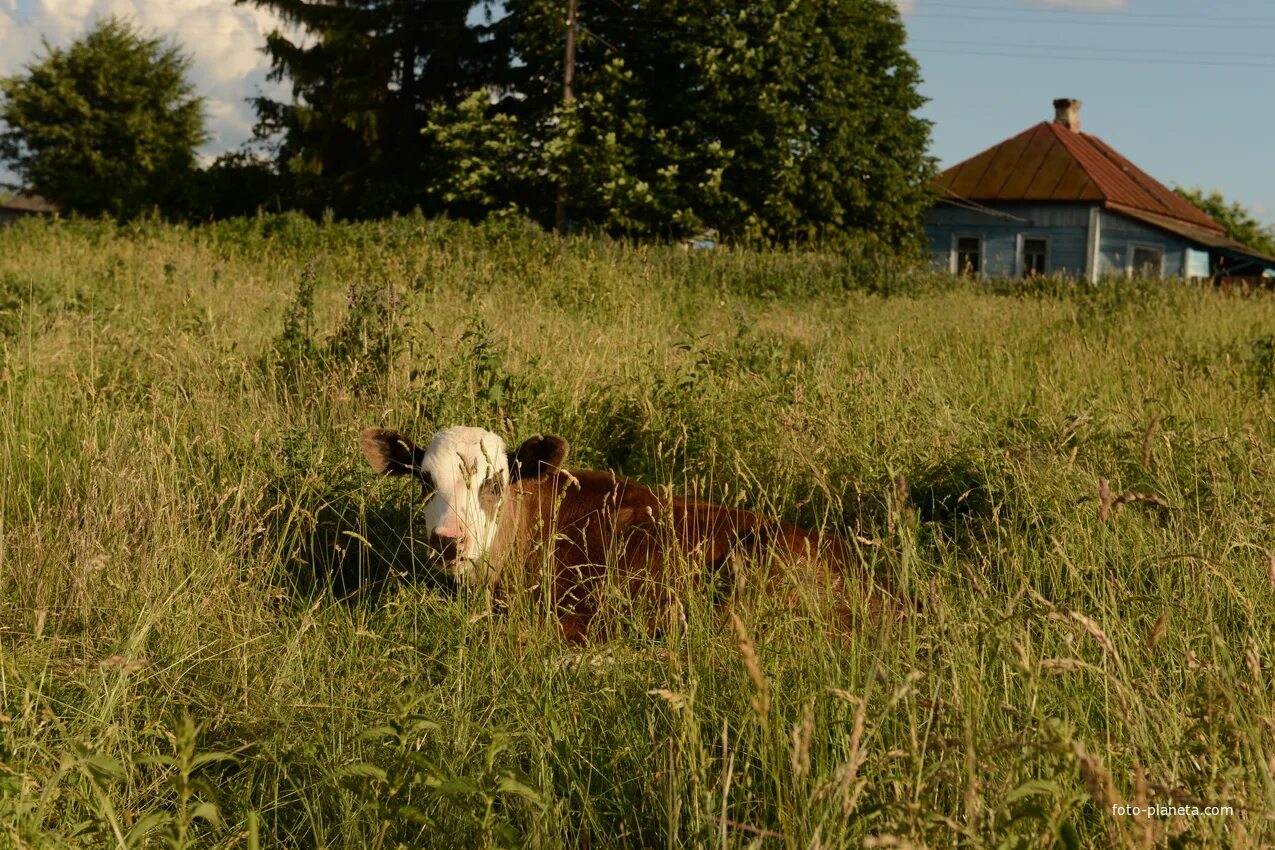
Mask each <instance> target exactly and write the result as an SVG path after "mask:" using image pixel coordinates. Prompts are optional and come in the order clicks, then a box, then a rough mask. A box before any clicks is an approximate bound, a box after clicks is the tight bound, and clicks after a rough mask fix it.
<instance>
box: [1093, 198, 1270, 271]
mask: <svg viewBox="0 0 1275 850" xmlns="http://www.w3.org/2000/svg"><path fill="white" fill-rule="evenodd" d="M1103 207H1104V208H1106V209H1109V210H1111V211H1112V212H1117V213H1120V214H1121V215H1124V216H1128V217H1129V218H1133V219H1137V220H1138V221H1141V222H1143V223H1144V224H1149V225H1151V226H1152V227H1157V228H1159V229H1160V230H1167V231H1168V232H1169V233H1172V234H1174V235H1176V236H1181V237H1183V238H1184V239H1190V240H1192V241H1194V242H1198V243H1200V244H1201V245H1207V246H1208V247H1210V248H1221V249H1222V250H1225V251H1234V252H1235V253H1237V254H1243V255H1245V256H1246V257H1253V258H1254V259H1257V260H1262V261H1263V262H1267V263H1271V264H1272V265H1275V257H1273V256H1271V255H1270V254H1263V253H1262V252H1261V251H1258V250H1257V249H1256V248H1250V247H1248V246H1247V245H1245V244H1243V243H1241V242H1236V241H1235V240H1234V239H1230V238H1228V237H1226V236H1225V235H1223V234H1221V233H1216V232H1214V231H1212V230H1208V229H1206V228H1203V227H1196V226H1194V225H1192V224H1188V223H1187V222H1185V221H1182V220H1181V219H1178V218H1174V217H1172V216H1167V215H1159V214H1157V213H1153V212H1147V211H1146V210H1139V209H1134V208H1133V207H1127V206H1124V205H1123V204H1113V203H1106V204H1103Z"/></svg>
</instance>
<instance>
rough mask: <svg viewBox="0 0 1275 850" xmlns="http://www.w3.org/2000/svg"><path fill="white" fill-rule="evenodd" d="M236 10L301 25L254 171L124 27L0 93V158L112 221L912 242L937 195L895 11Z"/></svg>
mask: <svg viewBox="0 0 1275 850" xmlns="http://www.w3.org/2000/svg"><path fill="white" fill-rule="evenodd" d="M237 2H239V3H249V4H252V5H256V6H258V7H262V8H265V9H270V10H272V11H274V12H275V13H277V14H278V15H279V16H280V17H281V18H282V19H283V20H284V21H286V22H288V23H289V24H291V25H292V27H293V28H294V29H295V31H296V32H298V33H300V36H299V37H296V38H291V37H289V36H288V35H287V34H285V33H284V32H282V31H275V32H274V33H272V34H271V35H270V36H269V37H268V39H267V41H266V44H265V45H264V49H265V51H266V52H267V53H268V55H269V57H270V59H271V63H272V75H273V76H274V78H275V79H278V80H282V81H285V82H287V83H289V84H290V85H291V97H290V98H289V99H288V100H286V101H283V102H280V101H275V100H270V99H268V98H264V97H261V98H257V99H256V100H255V103H254V105H255V108H256V113H257V116H258V125H257V134H258V137H259V139H260V140H262V141H263V142H268V143H269V148H268V150H269V151H270V155H269V156H268V157H266V158H265V159H262V158H261V157H260V156H254V155H251V154H249V153H246V152H236V153H232V154H227V155H225V156H223V157H221V158H220V159H219V160H218V161H217V162H215V163H213V164H212V165H211V166H209V167H205V168H197V167H196V165H195V156H194V152H195V150H196V148H197V147H198V146H199V145H200V144H202V143H203V142H204V141H205V140H206V135H205V131H204V123H203V122H204V114H203V102H202V99H201V98H200V97H199V96H198V93H197V92H195V91H194V89H193V87H192V86H191V84H190V83H189V82H188V79H187V78H188V72H189V69H190V59H189V57H188V56H187V55H186V53H185V52H184V51H183V50H182V49H181V47H180V46H179V45H177V44H175V43H173V42H172V41H170V40H165V39H160V38H157V37H152V36H150V35H147V34H144V33H142V32H140V31H138V30H137V29H136V28H135V27H134V26H133V25H132V24H131V23H129V22H127V21H122V20H119V19H115V18H110V19H106V20H104V21H101V22H99V23H98V24H97V25H96V26H95V27H94V28H93V29H92V30H91V31H90V32H88V33H87V34H86V35H85V36H84V37H82V38H81V39H79V40H78V41H76V42H75V43H74V44H72V45H70V46H69V47H65V48H54V47H50V46H49V45H48V44H47V43H46V44H45V46H44V55H43V56H42V57H40V58H38V59H37V60H34V61H32V62H31V63H30V64H29V65H28V66H26V68H25V69H24V72H23V73H20V74H17V75H14V76H11V77H8V78H5V79H3V80H0V97H2V98H3V100H2V102H0V119H2V120H3V122H4V126H3V128H0V158H3V159H4V160H5V161H6V162H7V163H8V164H9V165H10V167H11V168H12V169H13V170H14V171H15V172H16V173H17V174H18V175H19V176H20V177H21V178H22V180H23V181H24V182H25V184H26V186H28V187H29V188H31V189H33V190H34V191H37V192H39V193H41V194H43V195H45V196H47V197H49V198H50V199H51V200H54V201H55V202H57V203H58V204H60V205H61V206H62V207H63V208H64V209H68V210H73V211H79V212H82V213H86V214H100V213H108V214H111V215H115V216H121V217H127V216H130V215H135V214H138V213H139V212H144V211H149V210H151V209H155V208H158V209H160V210H162V211H164V212H167V213H168V214H170V215H176V216H185V217H189V218H195V219H199V218H208V217H218V216H226V215H234V214H242V213H250V212H252V211H253V210H254V209H255V208H257V207H258V206H263V207H266V208H270V209H298V210H302V211H305V212H307V213H309V214H312V215H320V214H323V213H324V211H330V213H331V214H333V215H335V216H337V217H340V218H358V217H373V216H383V215H387V214H391V213H396V212H407V211H410V210H412V209H414V208H420V209H421V210H423V211H424V212H425V213H426V214H431V215H433V214H447V215H452V216H457V217H466V218H481V217H485V216H489V215H492V214H502V213H506V212H510V213H515V214H518V215H522V216H526V217H529V218H532V219H534V220H536V221H538V222H540V223H542V224H544V225H545V226H547V227H548V226H553V225H554V223H555V217H557V218H559V222H558V223H562V222H561V219H563V218H565V221H566V223H567V225H568V226H570V227H580V228H594V229H600V230H602V231H605V232H608V233H612V234H616V235H621V236H629V237H637V238H651V237H654V238H669V237H677V236H682V235H687V234H691V233H695V232H699V231H702V230H705V229H707V228H713V229H716V230H717V231H719V232H720V233H721V234H722V235H723V236H724V237H727V238H734V239H749V240H762V241H768V242H779V243H791V242H798V241H804V240H810V239H827V238H835V237H838V236H841V235H844V234H849V233H858V232H866V233H872V234H874V235H875V236H876V237H877V238H879V239H880V240H881V241H882V242H884V243H886V244H888V245H892V246H903V245H906V244H910V243H911V242H913V240H915V239H916V238H917V234H918V233H919V220H920V219H919V217H920V214H921V212H922V211H923V210H924V208H925V206H926V205H927V204H928V202H929V199H930V190H929V186H928V184H929V180H930V178H931V176H932V174H933V162H932V160H931V158H930V157H929V155H928V154H927V147H928V142H929V125H928V122H926V121H924V120H922V119H920V118H918V117H917V115H916V111H917V109H918V108H919V107H920V106H921V105H922V103H923V98H922V97H921V96H920V94H919V93H918V91H917V87H918V85H919V82H920V75H919V71H918V67H917V63H916V62H915V60H914V59H913V58H912V57H911V56H910V55H909V53H908V52H907V50H906V49H905V46H904V42H905V31H904V28H903V24H902V21H901V19H900V17H899V13H898V10H897V8H896V7H895V6H894V4H893V3H891V2H885V0H750V2H739V1H738V0H728V1H727V2H718V1H717V0H582V2H579V6H578V9H577V8H576V4H575V3H574V2H572V0H506V2H505V3H504V4H503V5H501V6H484V5H482V4H478V5H475V4H474V3H473V2H471V0H327V2H314V0H237ZM573 9H574V12H572V13H571V14H572V16H573V17H572V20H571V21H570V22H569V21H568V17H569V12H570V11H571V10H573ZM569 29H570V30H573V33H572V34H573V36H574V38H573V39H572V40H573V41H574V51H573V55H572V56H571V59H570V64H572V65H573V73H572V77H573V79H572V80H571V82H570V89H571V93H570V95H568V94H567V87H568V82H567V80H566V70H567V69H566V65H567V64H568V61H569V60H568V55H567V50H566V43H567V40H568V30H569ZM564 213H565V214H564Z"/></svg>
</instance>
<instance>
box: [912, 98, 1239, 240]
mask: <svg viewBox="0 0 1275 850" xmlns="http://www.w3.org/2000/svg"><path fill="white" fill-rule="evenodd" d="M935 185H936V186H937V187H938V188H939V190H940V191H941V192H942V193H943V195H944V196H946V197H950V198H956V199H960V200H968V201H1073V202H1074V201H1093V202H1098V203H1102V204H1103V205H1104V206H1109V207H1112V208H1113V209H1114V208H1116V207H1123V208H1125V209H1126V210H1128V209H1133V210H1139V211H1143V212H1147V213H1152V214H1154V215H1156V216H1159V217H1165V218H1169V219H1174V220H1177V221H1179V222H1184V223H1186V224H1190V225H1192V226H1193V227H1194V228H1195V229H1199V230H1206V231H1211V232H1213V233H1222V232H1223V228H1222V226H1221V225H1219V224H1218V223H1217V222H1216V221H1214V220H1213V219H1212V218H1210V217H1209V216H1208V215H1206V214H1205V213H1203V212H1201V211H1200V210H1198V209H1196V208H1195V207H1193V206H1192V205H1191V204H1189V203H1187V202H1186V201H1185V200H1183V199H1182V198H1180V197H1178V195H1177V194H1176V193H1175V192H1173V191H1172V190H1170V189H1169V188H1167V187H1166V186H1165V185H1164V184H1162V183H1160V182H1159V181H1157V180H1156V179H1154V178H1153V177H1151V176H1150V175H1148V174H1147V173H1146V172H1145V171H1143V170H1142V169H1140V168H1138V167H1137V166H1136V165H1134V164H1133V163H1132V162H1130V161H1129V160H1127V159H1125V158H1124V157H1123V156H1121V155H1120V154H1119V153H1117V152H1116V151H1115V150H1113V149H1112V148H1111V147H1110V146H1108V145H1107V144H1106V143H1105V142H1103V141H1102V140H1101V139H1099V138H1098V137H1097V136H1092V135H1090V134H1088V133H1077V132H1073V131H1072V130H1069V129H1067V128H1066V127H1063V126H1062V125H1061V124H1057V123H1055V122H1052V121H1042V122H1041V123H1039V124H1037V125H1036V126H1034V127H1029V128H1028V129H1027V130H1025V131H1023V132H1022V133H1019V134H1018V135H1017V136H1014V137H1013V138H1011V139H1006V140H1005V141H1003V142H1001V143H1000V144H999V145H995V146H993V147H990V148H988V149H987V150H985V151H983V152H982V153H980V154H978V155H977V156H973V157H971V158H970V159H967V160H965V161H964V162H961V163H959V164H957V165H954V166H952V167H951V168H949V169H947V170H946V171H944V172H943V173H942V174H940V175H939V176H938V177H937V178H936V179H935ZM1248 253H1252V251H1251V249H1248Z"/></svg>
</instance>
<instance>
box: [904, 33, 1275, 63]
mask: <svg viewBox="0 0 1275 850" xmlns="http://www.w3.org/2000/svg"><path fill="white" fill-rule="evenodd" d="M908 44H947V45H962V46H968V47H991V48H995V49H1000V48H1003V47H1004V46H1005V45H1003V44H1000V43H998V42H994V41H961V40H958V39H944V38H912V39H908ZM1013 47H1014V48H1015V49H1018V50H1032V51H1036V50H1068V49H1070V48H1066V47H1059V46H1058V45H1055V44H1015V45H1013ZM1083 49H1084V50H1086V51H1094V52H1098V53H1103V52H1110V53H1118V54H1122V55H1123V54H1126V53H1142V54H1148V55H1151V56H1153V57H1158V58H1163V59H1172V60H1174V61H1179V60H1180V59H1181V57H1183V56H1203V57H1213V56H1215V55H1216V54H1213V53H1209V52H1207V51H1200V50H1184V51H1179V50H1166V49H1165V48H1163V47H1124V46H1120V47H1103V46H1102V45H1092V46H1086V47H1085V48H1083ZM1225 55H1226V56H1227V57H1229V58H1235V57H1238V58H1241V59H1245V58H1247V59H1267V60H1272V59H1275V54H1272V53H1271V52H1270V51H1265V52H1256V53H1242V52H1235V51H1232V50H1228V51H1227V52H1226V54H1225Z"/></svg>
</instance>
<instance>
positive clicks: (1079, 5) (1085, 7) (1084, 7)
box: [1027, 0, 1129, 12]
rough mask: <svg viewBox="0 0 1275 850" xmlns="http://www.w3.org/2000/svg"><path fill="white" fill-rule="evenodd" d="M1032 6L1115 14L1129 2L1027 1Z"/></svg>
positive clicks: (1088, 0) (1093, 0) (1120, 0)
mask: <svg viewBox="0 0 1275 850" xmlns="http://www.w3.org/2000/svg"><path fill="white" fill-rule="evenodd" d="M1027 2H1028V3H1030V4H1031V5H1033V6H1053V7H1054V8H1057V9H1077V10H1079V11H1082V12H1116V11H1119V10H1120V9H1123V8H1125V7H1126V6H1128V5H1129V0H1027Z"/></svg>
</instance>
